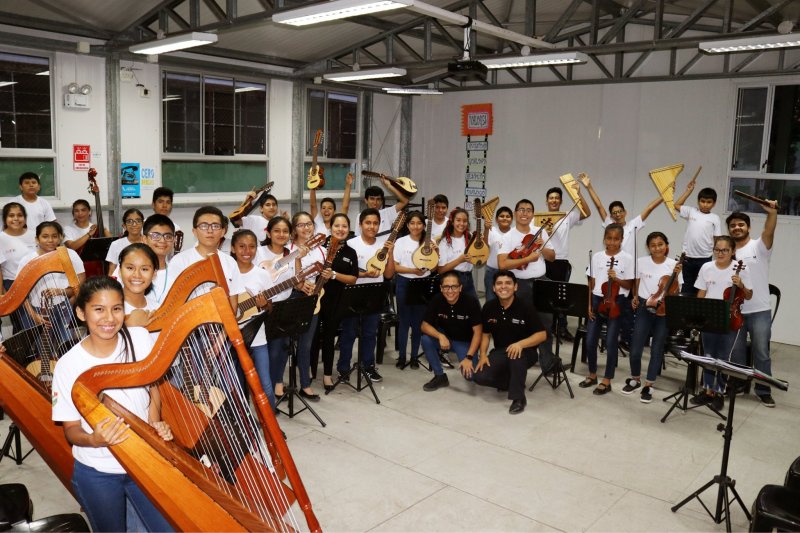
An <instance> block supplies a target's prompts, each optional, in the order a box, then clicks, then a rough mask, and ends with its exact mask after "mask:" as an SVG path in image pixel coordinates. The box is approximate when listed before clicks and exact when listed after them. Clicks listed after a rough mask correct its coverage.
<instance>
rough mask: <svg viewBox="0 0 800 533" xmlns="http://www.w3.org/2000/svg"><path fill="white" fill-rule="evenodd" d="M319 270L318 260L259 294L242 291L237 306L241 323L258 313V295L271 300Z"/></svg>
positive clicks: (320, 265)
mask: <svg viewBox="0 0 800 533" xmlns="http://www.w3.org/2000/svg"><path fill="white" fill-rule="evenodd" d="M318 272H322V263H320V262H319V261H316V262H315V263H314V264H313V265H308V266H307V267H305V268H304V269H303V270H301V271H300V272H298V273H297V274H296V275H295V276H293V277H291V278H289V279H287V280H285V281H282V282H280V283H278V284H277V285H275V286H273V287H270V288H269V289H267V290H265V291H262V292H260V293H258V294H257V295H255V296H253V295H250V294H248V293H246V292H245V293H242V294H240V295H239V296H238V303H237V306H236V308H237V309H238V313H237V314H238V315H239V319H238V322H239V324H241V323H243V322H247V321H248V320H250V319H251V318H252V317H253V316H254V315H256V314H258V307H257V306H256V297H257V296H263V297H264V298H266V299H267V300H271V299H272V298H274V297H275V296H277V295H278V294H280V293H282V292H283V291H285V290H286V289H291V288H292V287H294V286H295V285H297V284H299V283H300V282H302V281H304V280H305V279H306V278H308V277H311V276H313V275H314V274H317V273H318Z"/></svg>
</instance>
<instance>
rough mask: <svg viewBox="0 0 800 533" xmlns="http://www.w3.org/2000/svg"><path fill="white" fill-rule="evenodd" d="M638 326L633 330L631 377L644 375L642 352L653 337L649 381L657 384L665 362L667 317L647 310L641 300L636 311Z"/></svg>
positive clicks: (648, 366)
mask: <svg viewBox="0 0 800 533" xmlns="http://www.w3.org/2000/svg"><path fill="white" fill-rule="evenodd" d="M635 324H636V325H635V326H634V328H633V342H632V343H631V353H630V364H631V376H633V377H635V378H638V377H639V376H640V375H641V373H642V352H643V351H644V345H645V343H646V342H647V337H648V336H649V335H651V334H652V335H653V342H651V343H650V363H648V365H647V377H646V379H647V381H648V382H650V383H653V382H655V380H656V378H657V377H658V373H659V371H660V370H661V364H662V362H663V361H664V343H665V342H666V340H667V317H665V316H657V315H656V314H655V313H651V312H650V311H648V310H647V309H646V308H645V305H644V300H642V299H640V300H639V308H638V309H637V310H636V323H635Z"/></svg>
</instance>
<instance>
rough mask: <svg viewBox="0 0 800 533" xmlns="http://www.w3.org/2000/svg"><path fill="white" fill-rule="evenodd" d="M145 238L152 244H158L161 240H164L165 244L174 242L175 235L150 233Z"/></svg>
mask: <svg viewBox="0 0 800 533" xmlns="http://www.w3.org/2000/svg"><path fill="white" fill-rule="evenodd" d="M147 236H148V237H149V238H150V240H151V241H153V242H158V241H160V240H161V239H164V240H165V241H167V242H172V241H174V240H175V235H174V234H172V233H159V232H157V231H151V232H150V233H148V234H147Z"/></svg>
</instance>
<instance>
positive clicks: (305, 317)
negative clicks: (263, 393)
mask: <svg viewBox="0 0 800 533" xmlns="http://www.w3.org/2000/svg"><path fill="white" fill-rule="evenodd" d="M316 302H317V298H316V296H303V297H301V298H292V299H290V300H284V301H282V302H277V303H275V304H273V305H272V312H271V313H270V314H269V315H268V316H267V317H266V319H265V321H264V323H265V325H266V336H267V339H268V340H272V339H280V338H288V341H289V384H288V385H287V386H286V387H285V388H284V394H283V396H282V397H281V399H280V400H278V402H277V403H276V408H278V411H280V412H281V413H283V414H285V415H286V416H288V417H289V418H294V417H295V416H296V415H298V414H300V413H302V412H303V411H308V412H309V413H311V414H312V415H314V418H316V419H317V422H319V423H320V424H321V425H322V427H325V422H324V421H323V420H322V418H320V416H319V415H318V414H317V412H316V411H314V409H312V408H311V406H310V405H309V404H308V402H307V401H306V399H305V398H303V397H302V396H301V395H300V392H299V390H298V386H297V342H298V337H299V336H300V334H301V333H303V332H305V331H307V330H308V328H309V326H310V325H311V321H312V319H313V317H314V306H315V305H316ZM295 398H297V399H298V400H300V402H302V404H303V405H304V407H303V408H301V409H299V410H297V411H295V408H294V401H295ZM284 401H285V402H286V403H287V404H288V407H289V410H288V411H283V410H282V409H280V407H279V406H280V405H281V404H282V403H283V402H284Z"/></svg>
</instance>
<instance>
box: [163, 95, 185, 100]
mask: <svg viewBox="0 0 800 533" xmlns="http://www.w3.org/2000/svg"><path fill="white" fill-rule="evenodd" d="M173 100H181V96H180V95H179V94H168V95H167V96H165V97H164V98H162V99H161V101H162V102H172V101H173Z"/></svg>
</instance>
